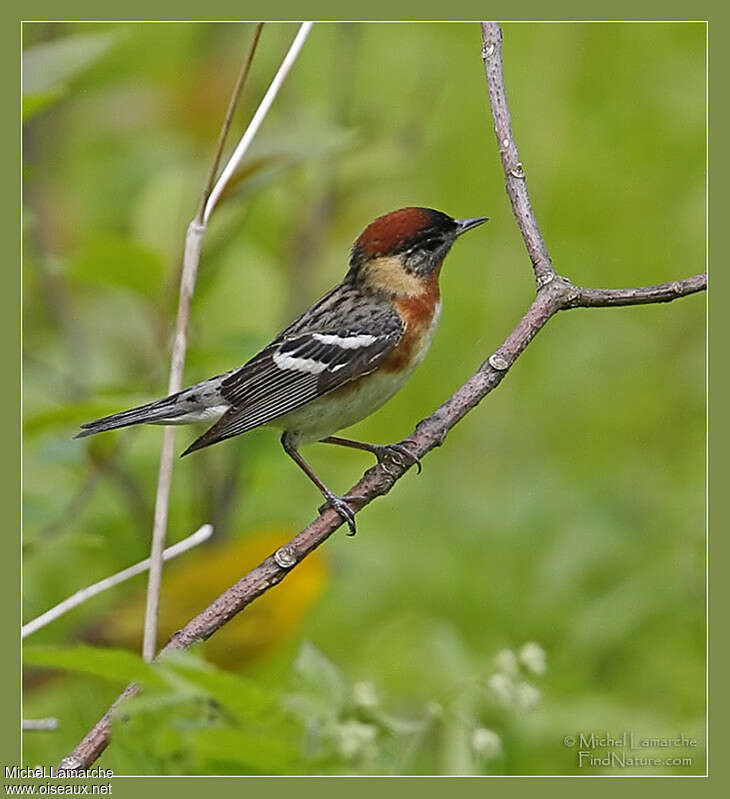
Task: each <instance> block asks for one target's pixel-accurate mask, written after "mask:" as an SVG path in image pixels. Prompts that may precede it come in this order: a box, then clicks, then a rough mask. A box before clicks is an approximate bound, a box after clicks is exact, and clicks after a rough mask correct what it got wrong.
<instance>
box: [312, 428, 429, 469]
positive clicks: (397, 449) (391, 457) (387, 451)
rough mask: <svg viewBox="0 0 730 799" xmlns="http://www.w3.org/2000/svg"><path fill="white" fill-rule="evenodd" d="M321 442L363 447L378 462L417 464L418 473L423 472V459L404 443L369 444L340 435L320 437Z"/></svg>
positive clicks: (402, 464)
mask: <svg viewBox="0 0 730 799" xmlns="http://www.w3.org/2000/svg"><path fill="white" fill-rule="evenodd" d="M320 443H321V444H337V446H339V447H351V448H352V449H362V450H364V451H365V452H372V454H373V455H375V457H376V458H377V459H378V463H386V462H387V461H390V462H391V463H395V464H396V465H398V466H413V465H414V464H415V466H416V467H417V469H418V474H420V473H421V460H420V458H419V457H418V456H417V455H414V454H413V453H412V452H411V451H410V450H408V449H406V448H405V447H404V446H403V445H402V444H368V443H366V442H365V441H353V440H352V439H351V438H340V437H339V436H327V438H323V439H320Z"/></svg>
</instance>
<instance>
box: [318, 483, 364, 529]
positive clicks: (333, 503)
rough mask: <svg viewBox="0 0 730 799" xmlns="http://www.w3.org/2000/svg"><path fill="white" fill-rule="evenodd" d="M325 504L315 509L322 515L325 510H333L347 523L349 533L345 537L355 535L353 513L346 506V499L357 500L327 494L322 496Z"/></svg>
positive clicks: (353, 497)
mask: <svg viewBox="0 0 730 799" xmlns="http://www.w3.org/2000/svg"><path fill="white" fill-rule="evenodd" d="M324 498H325V500H326V502H324V503H323V504H322V505H320V506H319V508H318V509H317V510H318V511H319V512H320V513H322V512H323V511H324V510H325V509H327V508H334V509H335V510H336V511H337V513H339V514H340V516H342V518H343V519H344V520H345V521H346V522H347V526H348V528H349V532H348V533H347V535H355V533H356V532H357V528H356V527H355V511H354V510H353V509H352V508H351V507H350V506H349V505H348V504H347V500H348V499H357V497H355V496H352V497H351V496H345V497H338V496H337V494H332V493H327V494H325V495H324Z"/></svg>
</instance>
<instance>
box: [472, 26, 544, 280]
mask: <svg viewBox="0 0 730 799" xmlns="http://www.w3.org/2000/svg"><path fill="white" fill-rule="evenodd" d="M482 60H483V61H484V71H485V74H486V76H487V90H488V92H489V105H490V106H491V109H492V119H493V120H494V135H495V136H496V137H497V149H498V150H499V157H500V159H501V160H502V169H503V170H504V176H505V180H506V184H505V186H506V189H507V194H508V196H509V199H510V202H511V203H512V211H513V212H514V215H515V218H516V219H517V224H518V226H519V228H520V233H522V238H523V239H524V240H525V246H526V247H527V252H528V254H529V256H530V261H532V269H533V271H534V272H535V280H536V281H537V287H538V288H540V286H542V285H543V284H544V283H548V282H549V281H551V280H552V279H553V278H554V277H555V268H554V267H553V262H552V260H551V259H550V255H549V253H548V251H547V247H546V246H545V242H544V240H543V238H542V233H540V228H539V227H538V225H537V220H536V219H535V214H534V213H533V211H532V205H531V204H530V196H529V194H528V193H527V178H526V177H525V169H524V167H523V165H522V162H521V161H520V156H519V153H518V152H517V144H516V143H515V138H514V136H513V135H512V117H511V116H510V113H509V106H508V105H507V95H506V93H505V89H504V73H503V71H502V29H501V28H500V27H499V25H498V24H497V23H496V22H482Z"/></svg>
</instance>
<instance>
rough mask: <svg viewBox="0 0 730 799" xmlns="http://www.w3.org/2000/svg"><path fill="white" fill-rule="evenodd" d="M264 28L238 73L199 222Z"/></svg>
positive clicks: (259, 26) (258, 29) (255, 36)
mask: <svg viewBox="0 0 730 799" xmlns="http://www.w3.org/2000/svg"><path fill="white" fill-rule="evenodd" d="M263 27H264V23H263V22H257V23H256V28H255V29H254V32H253V38H252V39H251V44H250V45H249V48H248V53H247V54H246V58H245V60H244V62H243V64H242V65H241V71H240V72H239V73H238V77H237V78H236V85H235V86H234V87H233V94H231V99H230V102H229V103H228V110H227V111H226V116H225V119H224V120H223V125H222V126H221V132H220V134H219V135H218V144H217V145H216V150H215V156H213V163H212V164H211V165H210V171H209V172H208V180H207V182H206V185H205V190H204V191H203V197H202V199H201V202H200V208H199V209H198V222H202V221H203V211H205V204H206V203H207V202H208V198H209V197H210V193H211V191H213V186H214V185H215V178H216V175H217V174H218V167H219V166H220V162H221V157H222V156H223V146H224V144H225V143H226V136H227V135H228V131H229V130H230V127H231V122H232V121H233V114H234V112H235V110H236V106H237V105H238V99H239V97H240V96H241V90H242V89H243V85H244V83H246V78H247V77H248V72H249V70H250V69H251V62H252V61H253V57H254V54H255V53H256V47H257V46H258V43H259V37H260V36H261V29H262V28H263Z"/></svg>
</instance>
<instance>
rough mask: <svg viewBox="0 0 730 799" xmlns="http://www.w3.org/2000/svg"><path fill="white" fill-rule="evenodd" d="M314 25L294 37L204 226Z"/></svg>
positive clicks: (213, 197) (224, 173) (228, 166)
mask: <svg viewBox="0 0 730 799" xmlns="http://www.w3.org/2000/svg"><path fill="white" fill-rule="evenodd" d="M313 24H314V23H312V22H302V24H301V25H300V26H299V31H298V32H297V35H296V36H295V37H294V41H293V42H292V43H291V47H290V48H289V52H288V53H287V54H286V55H285V56H284V60H283V61H282V62H281V66H280V67H279V70H278V72H277V73H276V75H274V79H273V80H272V81H271V85H270V86H269V88H268V89H267V90H266V94H265V95H264V98H263V100H261V103H260V105H259V107H258V108H257V109H256V113H255V114H254V115H253V117H252V118H251V122H250V123H249V126H248V127H247V128H246V131H245V133H244V134H243V136H241V140H240V141H239V142H238V144H237V145H236V149H235V150H234V151H233V155H231V157H230V158H229V159H228V163H227V164H226V165H225V167H224V168H223V171H222V172H221V176H220V177H219V178H218V181H217V183H216V184H215V186H214V187H213V190H212V191H211V193H210V196H209V197H208V201H207V202H206V204H205V209H204V210H203V216H202V220H203V224H206V223H207V222H208V220H209V219H210V215H211V214H212V213H213V209H214V208H215V206H216V203H217V202H218V199H219V198H220V196H221V194H222V193H223V190H224V189H225V187H226V185H227V183H228V181H229V180H230V179H231V176H232V175H233V173H234V172H235V171H236V169H237V168H238V165H239V164H240V163H241V159H242V158H243V156H244V155H245V154H246V150H248V148H249V146H250V145H251V142H252V141H253V140H254V137H255V136H256V134H257V133H258V129H259V127H260V126H261V123H262V122H263V121H264V119H265V118H266V115H267V114H268V113H269V109H270V108H271V104H272V103H273V102H274V100H275V99H276V95H277V94H278V93H279V89H281V85H282V83H284V80H285V79H286V76H287V75H288V74H289V70H290V69H291V68H292V66H293V64H294V62H295V61H296V60H297V56H298V55H299V52H300V50H301V49H302V47H303V46H304V42H305V41H306V39H307V36H309V31H310V30H311V29H312V25H313Z"/></svg>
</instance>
